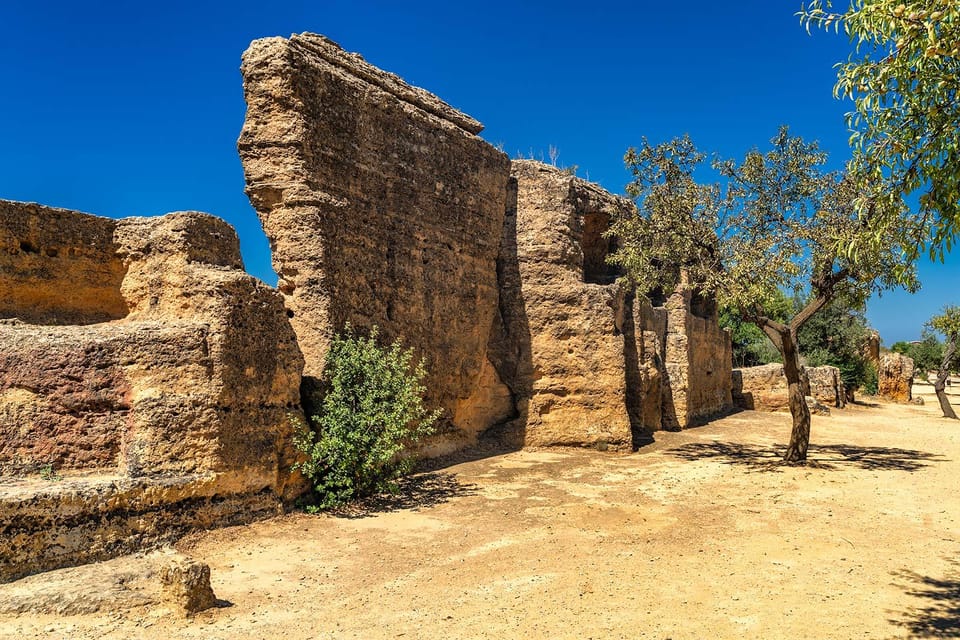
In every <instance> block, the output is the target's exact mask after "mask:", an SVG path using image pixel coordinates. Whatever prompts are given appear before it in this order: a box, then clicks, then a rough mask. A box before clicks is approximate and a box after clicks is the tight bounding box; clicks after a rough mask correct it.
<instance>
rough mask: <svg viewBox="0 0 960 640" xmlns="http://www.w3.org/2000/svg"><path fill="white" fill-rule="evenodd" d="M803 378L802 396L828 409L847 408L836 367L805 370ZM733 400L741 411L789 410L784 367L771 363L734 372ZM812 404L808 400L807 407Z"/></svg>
mask: <svg viewBox="0 0 960 640" xmlns="http://www.w3.org/2000/svg"><path fill="white" fill-rule="evenodd" d="M800 376H801V377H800V384H801V386H802V387H803V394H804V395H805V396H808V397H810V398H812V401H816V402H818V403H820V404H822V405H824V406H826V407H828V408H829V407H836V408H843V407H845V406H846V404H847V394H846V389H845V387H844V385H843V381H842V380H841V379H840V369H838V368H837V367H831V366H822V367H803V369H802V370H801V373H800ZM733 400H734V402H735V403H736V405H737V406H738V407H740V408H742V409H755V410H757V411H789V410H790V403H789V393H788V390H787V379H786V377H785V376H784V375H783V365H782V364H778V363H771V364H763V365H760V366H757V367H745V368H743V369H734V370H733ZM810 402H811V401H810V400H808V404H810Z"/></svg>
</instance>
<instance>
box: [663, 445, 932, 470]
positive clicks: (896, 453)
mask: <svg viewBox="0 0 960 640" xmlns="http://www.w3.org/2000/svg"><path fill="white" fill-rule="evenodd" d="M786 449H787V448H786V446H784V445H774V446H761V445H755V444H742V443H737V442H691V443H688V444H685V445H681V446H679V447H677V448H675V449H670V450H668V451H666V452H665V453H667V454H668V455H672V456H675V457H677V458H682V459H684V460H701V459H704V458H719V459H721V460H722V461H723V462H725V463H726V464H733V465H742V466H745V467H749V468H751V469H755V470H758V471H760V470H763V471H776V470H778V469H780V468H781V467H782V466H783V464H782V460H783V454H784V452H786ZM933 462H947V459H946V458H944V457H943V456H942V455H940V454H935V453H928V452H926V451H917V450H915V449H898V448H894V447H864V446H856V445H849V444H827V445H816V444H812V445H810V449H809V452H808V458H807V465H806V466H808V467H811V468H815V469H830V470H833V469H840V468H843V467H856V468H859V469H867V470H886V471H907V472H914V471H918V470H920V469H922V468H924V467H926V466H929V464H930V463H933Z"/></svg>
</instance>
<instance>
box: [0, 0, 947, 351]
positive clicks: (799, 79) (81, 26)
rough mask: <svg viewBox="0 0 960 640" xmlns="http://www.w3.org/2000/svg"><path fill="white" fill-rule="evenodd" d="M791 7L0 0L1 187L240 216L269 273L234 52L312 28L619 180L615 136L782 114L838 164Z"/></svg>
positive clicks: (826, 104) (755, 3) (930, 281)
mask: <svg viewBox="0 0 960 640" xmlns="http://www.w3.org/2000/svg"><path fill="white" fill-rule="evenodd" d="M798 6H799V2H798V1H783V2H780V1H776V0H742V1H741V2H733V3H723V2H713V1H711V2H704V1H701V0H690V1H688V2H686V3H682V4H679V5H677V4H673V5H671V4H668V3H664V2H656V3H653V2H622V3H615V2H603V1H596V2H590V3H579V2H577V3H574V2H563V1H557V0H554V1H551V2H541V1H537V2H516V1H514V2H478V3H458V2H442V3H439V2H436V3H434V2H430V3H427V2H413V1H410V2H365V1H363V0H354V1H346V0H334V1H323V0H313V1H307V0H302V1H290V0H272V1H270V2H267V1H265V0H256V1H248V0H233V1H231V2H219V1H217V2H213V1H211V2H205V1H204V0H190V1H185V0H165V1H164V2H157V3H144V2H119V1H113V2H108V1H103V0H101V1H98V0H86V1H84V2H76V1H69V2H68V1H64V0H47V1H45V2H36V1H27V0H6V1H5V2H3V3H2V7H0V87H2V88H0V91H2V93H0V198H8V199H14V200H30V201H37V202H41V203H44V204H49V205H54V206H61V207H68V208H73V209H79V210H82V211H87V212H90V213H96V214H100V215H106V216H112V217H121V216H131V215H155V214H161V213H165V212H168V211H177V210H187V209H189V210H200V211H207V212H210V213H213V214H215V215H218V216H221V217H223V218H225V219H226V220H228V221H229V222H230V223H232V224H233V225H234V226H235V227H236V228H237V230H238V232H239V234H240V238H241V243H242V247H243V253H244V259H245V262H246V265H247V269H248V270H249V271H250V272H251V273H253V274H254V275H256V276H258V277H260V278H261V279H263V280H265V281H266V282H268V283H270V284H274V283H275V281H276V276H275V275H274V274H273V272H272V270H271V268H270V258H269V249H268V246H267V242H266V239H265V238H264V236H263V233H262V231H261V230H260V226H259V223H258V221H257V218H256V215H255V214H254V211H253V209H252V208H251V207H250V204H249V202H248V201H247V199H246V196H245V195H244V193H243V186H244V183H243V173H242V169H241V166H240V161H239V159H238V156H237V152H236V139H237V135H238V134H239V132H240V127H241V124H242V122H243V116H244V109H245V105H244V102H243V93H242V87H241V78H240V73H239V65H240V54H241V53H242V52H243V51H244V49H245V48H246V47H247V45H248V44H249V42H250V41H251V40H253V39H255V38H259V37H264V36H274V35H284V36H287V35H289V34H290V33H294V32H302V31H313V32H317V33H322V34H325V35H327V36H329V37H331V38H333V39H334V40H336V41H337V42H339V43H340V44H341V45H342V46H343V47H345V48H346V49H348V50H351V51H357V52H359V53H361V54H363V55H364V56H365V57H366V58H367V59H368V60H369V61H370V62H372V63H373V64H375V65H377V66H380V67H383V68H385V69H387V70H389V71H392V72H394V73H397V74H399V75H400V76H402V77H403V78H405V79H406V80H407V81H409V82H411V83H413V84H416V85H419V86H422V87H424V88H426V89H428V90H430V91H432V92H434V93H436V94H438V95H439V96H440V97H442V98H443V99H444V100H446V101H447V102H449V103H450V104H452V105H454V106H455V107H457V108H459V109H461V110H463V111H465V112H466V113H469V114H470V115H472V116H474V117H475V118H477V119H479V120H480V121H481V122H483V123H484V124H485V125H486V130H485V131H484V132H483V133H482V134H481V135H482V136H483V137H484V138H486V139H487V140H488V141H490V142H491V143H494V144H502V145H503V149H504V150H505V151H506V152H507V153H509V154H510V155H511V156H516V155H517V154H518V153H522V154H524V155H529V154H530V153H531V151H532V152H533V153H534V155H539V154H540V153H543V154H544V155H546V154H547V150H548V148H549V146H550V145H553V146H555V147H557V148H558V149H559V152H560V157H559V163H560V164H563V165H570V164H576V165H578V166H579V167H580V170H579V175H580V176H583V177H588V178H589V179H591V180H593V181H596V182H599V183H600V184H602V185H603V186H604V187H606V188H607V189H609V190H611V191H614V192H617V193H620V192H622V190H623V187H624V185H625V183H626V181H627V174H626V173H625V171H624V169H623V165H622V157H623V153H624V151H625V149H626V148H627V147H628V146H630V145H634V144H637V143H638V142H639V140H640V137H641V136H647V137H648V138H649V139H651V140H652V141H654V142H658V141H662V140H667V139H669V138H672V137H674V136H676V135H680V134H683V133H689V134H690V135H691V136H692V137H693V139H694V141H695V142H696V143H697V144H698V145H699V146H700V147H701V148H702V149H705V150H712V151H716V152H719V153H720V154H721V155H723V156H738V155H740V154H742V153H743V152H744V151H746V150H747V149H749V148H750V147H753V146H761V147H762V146H765V145H766V143H767V140H769V138H771V137H772V136H773V134H774V133H775V132H776V130H777V127H778V125H780V124H781V123H785V124H789V125H791V127H792V130H793V131H794V132H796V133H799V134H801V135H803V136H804V137H806V138H809V139H818V140H820V142H821V144H822V145H823V146H824V147H825V148H826V149H828V150H829V151H831V153H832V155H833V160H834V162H835V163H836V164H838V165H839V164H840V163H842V161H843V160H844V159H846V158H847V156H848V154H849V152H848V149H847V143H846V141H847V132H846V129H845V125H844V121H843V113H844V112H845V111H846V110H847V105H845V104H843V103H839V102H837V101H835V100H834V99H833V97H832V94H831V88H832V86H833V81H834V70H833V69H832V65H833V64H834V63H835V62H837V61H838V60H841V59H843V58H845V57H846V55H847V51H848V45H847V43H846V40H845V38H844V37H843V36H832V35H830V36H828V35H826V34H822V33H816V34H814V35H813V36H808V35H807V34H806V32H805V31H804V30H803V29H802V28H801V27H800V25H799V22H798V20H797V18H796V17H795V16H794V15H793V14H794V12H795V11H796V9H797V8H798ZM958 265H960V259H958V257H957V256H956V255H954V256H952V257H951V258H950V259H949V260H948V263H947V265H938V264H932V263H924V264H923V265H922V267H921V277H922V279H923V284H924V288H923V290H922V292H921V293H919V294H917V295H914V296H909V295H907V294H905V293H891V294H886V295H884V296H883V298H881V299H879V300H874V301H871V304H870V306H869V310H868V316H869V319H870V321H871V323H872V324H873V325H874V326H875V327H876V328H877V329H879V330H880V332H881V334H882V336H883V339H884V342H885V343H887V344H890V343H892V342H894V341H896V340H902V339H912V338H915V337H917V336H918V335H919V332H920V326H921V325H922V323H923V322H924V321H925V320H926V319H927V318H929V317H930V316H931V315H932V314H934V313H935V312H936V311H937V310H938V309H939V308H940V307H941V306H942V305H943V304H945V303H948V302H949V303H960V294H958V293H957V292H956V287H955V285H954V281H955V277H954V274H955V272H956V270H957V267H958Z"/></svg>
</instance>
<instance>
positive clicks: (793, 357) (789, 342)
mask: <svg viewBox="0 0 960 640" xmlns="http://www.w3.org/2000/svg"><path fill="white" fill-rule="evenodd" d="M781 355H783V375H784V377H786V379H787V393H788V396H787V399H788V402H789V404H790V415H791V416H793V430H792V431H791V432H790V444H789V445H787V452H786V453H785V454H784V455H783V461H784V462H805V461H806V460H807V449H808V448H809V447H810V407H808V406H807V398H806V394H804V392H803V381H802V377H801V375H800V354H799V353H798V352H797V344H796V341H795V340H794V339H793V335H790V334H789V333H788V335H786V336H784V337H783V349H782V351H781Z"/></svg>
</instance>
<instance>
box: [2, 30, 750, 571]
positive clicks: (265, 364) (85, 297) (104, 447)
mask: <svg viewBox="0 0 960 640" xmlns="http://www.w3.org/2000/svg"><path fill="white" fill-rule="evenodd" d="M242 70H243V76H244V91H245V97H246V101H247V105H248V109H247V116H246V121H245V123H244V127H243V131H242V133H241V136H240V140H239V143H238V147H239V151H240V156H241V159H242V162H243V167H244V171H245V174H246V179H247V192H248V194H249V196H250V200H251V202H252V203H253V205H254V208H255V209H256V211H257V214H258V216H259V217H260V220H261V222H262V225H263V228H264V230H265V232H266V234H267V236H268V238H269V240H270V245H271V248H272V251H273V264H274V268H275V269H276V271H277V273H278V275H279V284H278V287H277V289H276V290H275V289H272V288H270V287H267V286H265V285H263V284H262V283H260V282H259V281H257V280H256V279H254V278H252V277H250V276H248V275H246V274H245V273H243V271H242V268H243V266H242V263H241V260H240V255H239V247H238V242H237V238H236V235H235V233H234V231H233V230H232V229H231V228H230V227H229V226H228V225H226V223H224V222H222V221H220V220H218V219H216V218H212V217H210V216H207V215H204V214H198V213H175V214H168V215H166V216H162V217H159V218H153V219H145V218H128V219H123V220H108V219H104V218H97V217H94V216H89V215H86V214H80V213H76V212H71V211H65V210H62V209H52V208H49V207H42V206H39V205H33V204H23V203H13V202H0V248H2V251H0V430H2V434H3V437H2V439H0V474H2V475H0V533H2V534H3V535H2V537H0V580H9V579H14V578H16V577H19V576H22V575H25V574H27V573H31V572H35V571H40V570H45V569H50V568H54V567H58V566H65V565H69V564H76V563H79V562H86V561H91V560H95V559H99V558H105V557H109V556H112V555H118V554H120V553H123V552H126V551H129V550H132V549H135V548H141V547H146V546H151V545H155V544H158V543H162V542H165V541H169V540H171V539H173V538H175V537H176V536H179V535H180V534H182V533H183V532H184V531H187V530H189V529H192V528H206V527H212V526H220V525H224V524H232V523H240V522H249V521H251V520H253V519H256V518H260V517H265V516H269V515H272V514H274V513H277V511H278V510H279V509H280V508H281V506H282V504H283V503H285V502H288V501H290V500H292V499H293V498H294V497H296V496H297V495H298V494H299V493H300V492H302V491H303V488H304V487H303V484H302V483H301V482H300V481H299V480H298V478H297V477H295V476H293V475H291V473H290V471H289V469H290V465H291V463H292V461H293V457H294V453H293V451H292V448H291V444H290V435H291V430H292V429H293V426H294V425H295V424H296V423H297V422H298V421H302V420H303V410H302V409H301V398H302V399H303V403H304V404H305V405H308V406H309V405H310V404H311V403H314V402H315V401H316V398H315V397H314V394H315V393H316V392H317V389H318V378H319V376H320V373H321V371H322V368H323V360H324V356H325V353H326V349H327V346H328V344H329V340H330V338H331V336H332V335H333V334H334V333H335V332H337V331H340V330H341V329H342V328H343V327H344V326H345V325H346V324H347V323H350V324H352V325H353V326H354V327H356V328H358V329H360V330H363V329H366V328H369V327H371V326H373V325H377V326H379V327H380V329H381V332H382V335H383V336H384V337H385V338H386V339H388V340H389V339H392V338H395V337H401V336H402V337H403V339H404V340H405V342H406V344H408V345H410V346H412V347H413V348H414V349H415V350H416V351H417V352H418V354H420V355H422V356H425V357H426V358H427V361H428V380H427V387H428V393H429V397H428V402H429V403H430V404H432V405H434V406H439V407H442V408H443V409H444V415H445V427H446V428H445V429H444V430H443V432H442V433H440V434H438V435H437V436H436V437H435V438H434V439H433V441H432V442H431V443H429V445H428V446H427V447H426V448H425V449H424V450H422V451H421V454H422V455H439V454H443V453H446V452H450V451H454V450H457V449H460V448H463V447H465V446H468V445H470V444H473V443H475V442H477V441H478V439H479V438H480V437H481V436H482V435H484V434H486V435H488V436H489V437H493V438H498V439H500V440H501V441H503V442H505V443H509V444H511V445H513V446H542V445H573V446H596V447H598V448H608V447H613V448H625V449H627V448H631V447H635V446H637V445H638V444H640V443H642V442H643V441H644V439H645V438H648V437H649V434H650V433H651V432H652V431H654V430H657V429H661V428H664V429H678V428H683V427H686V426H689V425H692V424H695V423H697V422H699V421H702V420H704V419H706V418H707V417H709V416H711V415H714V414H718V413H722V412H724V411H726V410H728V409H729V408H730V407H731V403H732V400H731V375H730V367H731V352H730V339H729V335H728V334H727V333H726V332H725V331H723V330H721V329H720V328H719V325H718V323H717V317H716V310H715V309H714V308H713V305H711V304H710V303H709V301H706V300H703V299H700V298H699V297H698V296H696V295H694V294H692V293H690V292H689V291H686V292H677V293H674V294H672V295H668V296H651V298H650V299H649V300H647V299H646V298H644V297H636V296H633V295H632V294H630V292H629V291H627V290H625V289H624V288H622V287H621V286H620V285H618V284H617V283H616V282H615V280H616V275H617V274H616V273H615V272H613V271H611V270H610V268H609V267H608V266H607V265H606V262H605V258H606V256H607V254H608V253H609V252H610V251H611V249H612V246H611V240H610V239H609V238H608V237H607V235H606V233H605V232H606V230H607V228H608V225H609V222H610V217H611V216H612V215H614V213H615V212H617V211H618V210H622V209H623V208H624V207H630V206H632V204H631V203H630V202H629V201H627V200H624V199H621V198H617V197H615V196H613V195H611V194H609V193H607V192H606V191H604V190H602V189H601V188H599V187H598V186H596V185H593V184H591V183H589V182H586V181H584V180H580V179H578V178H576V177H574V176H572V175H569V174H567V173H565V172H563V171H561V170H558V169H556V168H554V167H549V166H547V165H544V164H541V163H534V162H526V161H517V162H513V163H511V162H510V160H509V159H508V158H507V157H506V156H505V155H504V154H502V153H501V152H499V151H497V150H496V149H494V148H493V147H492V146H490V145H489V144H487V143H486V142H484V141H483V140H482V139H480V138H479V137H477V133H479V131H480V130H481V129H482V126H481V125H480V124H479V123H478V122H477V121H475V120H473V119H472V118H470V117H469V116H466V115H464V114H461V113H459V112H458V111H456V110H454V109H453V108H452V107H450V106H449V105H447V104H446V103H444V102H442V101H441V100H440V99H439V98H437V97H435V96H433V95H431V94H429V93H427V92H425V91H423V90H422V89H417V88H415V87H412V86H410V85H408V84H406V83H404V82H403V81H402V80H401V79H400V78H398V77H396V76H394V75H391V74H389V73H386V72H384V71H381V70H379V69H377V68H375V67H372V66H371V65H369V64H367V63H366V62H365V61H363V59H362V58H361V57H359V56H358V55H355V54H350V53H346V52H344V51H343V50H342V49H340V48H339V47H338V46H337V45H336V44H334V43H332V42H331V41H329V40H327V39H326V38H323V37H322V36H316V35H311V34H303V35H299V36H297V35H295V36H292V37H291V38H289V39H284V38H267V39H264V40H257V41H255V42H254V43H253V44H252V45H251V46H250V48H249V49H248V51H247V52H246V53H245V54H244V56H243V65H242ZM301 374H302V377H301ZM41 472H45V473H46V477H42V474H41ZM59 474H62V475H63V478H62V479H60V480H56V481H54V479H53V478H52V477H51V476H52V475H59Z"/></svg>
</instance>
